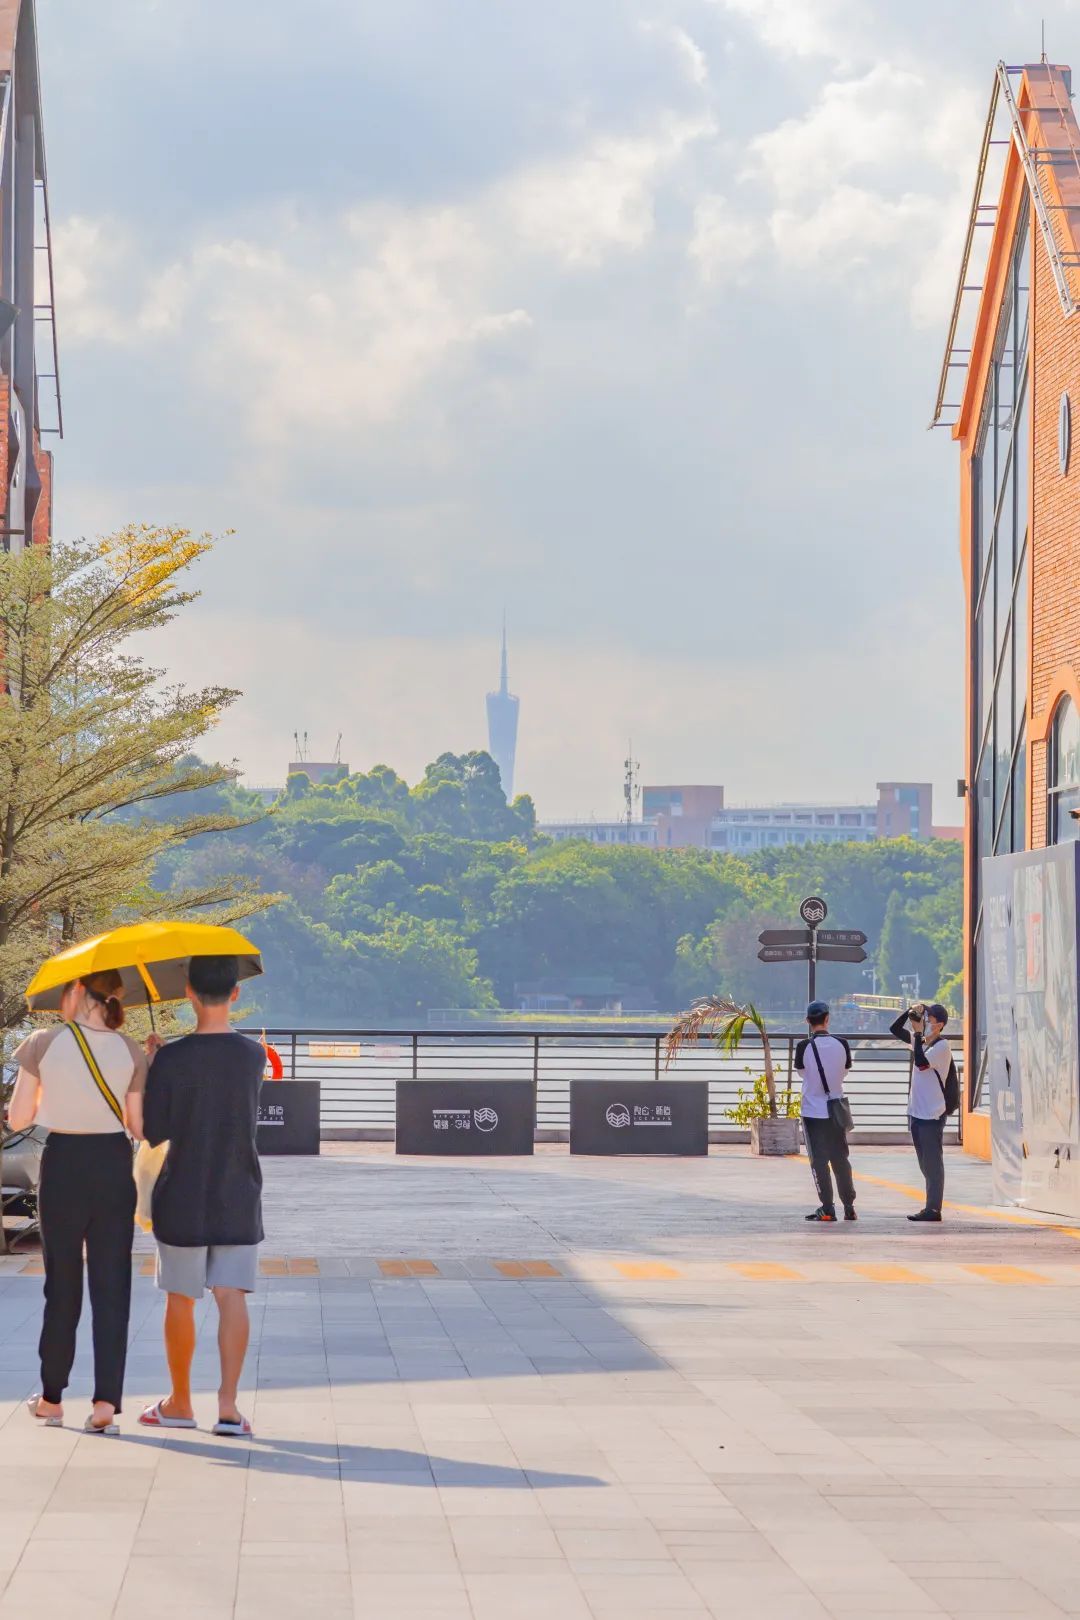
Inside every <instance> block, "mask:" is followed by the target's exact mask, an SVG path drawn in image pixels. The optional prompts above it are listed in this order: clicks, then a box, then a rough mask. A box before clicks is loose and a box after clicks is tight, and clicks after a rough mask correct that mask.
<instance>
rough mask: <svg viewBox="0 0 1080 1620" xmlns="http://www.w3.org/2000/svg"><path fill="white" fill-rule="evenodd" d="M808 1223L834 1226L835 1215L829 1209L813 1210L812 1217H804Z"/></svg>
mask: <svg viewBox="0 0 1080 1620" xmlns="http://www.w3.org/2000/svg"><path fill="white" fill-rule="evenodd" d="M806 1219H807V1220H808V1221H822V1222H826V1221H828V1222H831V1223H832V1224H833V1225H835V1224H836V1215H835V1213H834V1212H833V1211H832V1210H831V1209H815V1211H814V1213H813V1214H812V1215H808V1216H807V1217H806Z"/></svg>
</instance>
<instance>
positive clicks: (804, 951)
mask: <svg viewBox="0 0 1080 1620" xmlns="http://www.w3.org/2000/svg"><path fill="white" fill-rule="evenodd" d="M809 960H810V946H809V945H763V946H762V947H761V949H760V951H758V961H759V962H809Z"/></svg>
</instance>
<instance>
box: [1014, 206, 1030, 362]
mask: <svg viewBox="0 0 1080 1620" xmlns="http://www.w3.org/2000/svg"><path fill="white" fill-rule="evenodd" d="M1013 270H1014V274H1015V276H1016V301H1015V308H1016V352H1017V354H1019V355H1023V357H1024V359H1023V365H1024V367H1026V365H1027V329H1028V311H1029V309H1030V307H1031V222H1030V219H1029V218H1027V217H1026V215H1025V218H1024V222H1023V224H1022V225H1021V227H1020V240H1019V242H1018V243H1017V246H1016V258H1015V260H1014V261H1013Z"/></svg>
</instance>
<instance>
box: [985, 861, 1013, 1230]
mask: <svg viewBox="0 0 1080 1620" xmlns="http://www.w3.org/2000/svg"><path fill="white" fill-rule="evenodd" d="M1013 877H1014V872H1013V867H1012V862H1011V859H1010V858H1009V857H1008V856H999V857H997V858H996V859H990V860H984V861H983V863H982V894H983V936H984V938H983V983H982V985H981V986H980V989H981V991H982V996H983V1006H984V1007H985V1009H986V1011H985V1019H984V1028H985V1033H986V1044H987V1054H986V1076H985V1078H984V1080H983V1086H984V1087H985V1088H986V1090H987V1091H988V1092H989V1096H990V1121H991V1125H990V1131H991V1144H992V1156H993V1176H994V1199H995V1202H999V1203H1018V1202H1019V1201H1020V1199H1021V1198H1022V1196H1023V1158H1024V1123H1023V1105H1022V1099H1021V1094H1020V1061H1019V1056H1018V1044H1017V1029H1016V1016H1015V1011H1014V1001H1013V990H1014V986H1015V983H1016V932H1015V928H1014V926H1013V919H1014V905H1013Z"/></svg>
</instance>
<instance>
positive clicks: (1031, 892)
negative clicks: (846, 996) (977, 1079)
mask: <svg viewBox="0 0 1080 1620" xmlns="http://www.w3.org/2000/svg"><path fill="white" fill-rule="evenodd" d="M1078 863H1080V846H1078V845H1077V844H1074V843H1070V844H1059V845H1056V846H1053V847H1052V848H1050V849H1042V850H1031V851H1028V852H1026V853H1023V854H1017V855H1005V856H997V857H995V858H991V859H987V860H984V861H983V865H982V873H983V901H984V907H983V919H984V920H983V926H984V928H985V930H986V941H985V951H984V962H985V969H984V980H985V982H984V986H983V993H984V996H985V998H986V999H985V1005H986V1033H987V1043H988V1054H987V1055H988V1071H987V1080H988V1083H989V1087H990V1111H991V1142H992V1150H993V1162H994V1194H995V1197H998V1198H1006V1199H1009V1200H1013V1201H1019V1202H1023V1203H1025V1204H1028V1205H1031V1206H1032V1207H1034V1208H1038V1209H1048V1210H1054V1211H1056V1212H1058V1213H1061V1214H1066V1215H1076V1214H1080V1019H1078V998H1077V971H1078V952H1077V917H1078V912H1077V874H1078Z"/></svg>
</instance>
